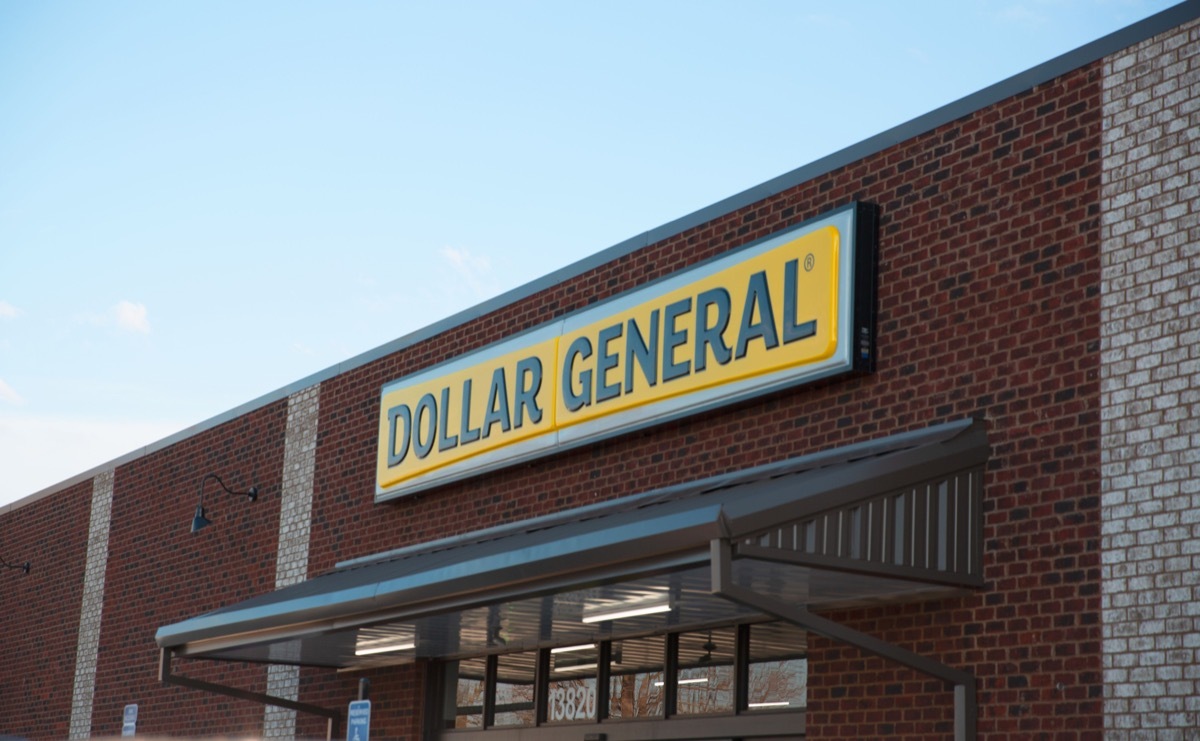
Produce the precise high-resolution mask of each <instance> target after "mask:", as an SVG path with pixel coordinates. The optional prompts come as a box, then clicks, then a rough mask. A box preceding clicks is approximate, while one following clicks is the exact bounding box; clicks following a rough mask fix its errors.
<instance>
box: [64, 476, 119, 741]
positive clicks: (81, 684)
mask: <svg viewBox="0 0 1200 741" xmlns="http://www.w3.org/2000/svg"><path fill="white" fill-rule="evenodd" d="M113 478H114V472H113V471H111V470H109V471H104V472H101V473H100V474H98V475H97V476H96V478H95V479H94V480H93V481H92V514H91V519H90V521H89V523H88V542H87V562H86V565H85V566H84V571H83V597H82V600H81V604H80V608H79V637H78V640H77V643H76V647H75V684H74V689H73V691H72V695H71V724H70V729H69V731H68V733H69V736H68V737H69V738H71V739H86V738H91V735H92V702H93V700H94V698H95V695H96V666H97V664H98V661H99V653H100V620H101V617H102V616H103V612H104V575H105V572H106V571H107V569H108V534H109V527H110V525H111V523H112V500H113Z"/></svg>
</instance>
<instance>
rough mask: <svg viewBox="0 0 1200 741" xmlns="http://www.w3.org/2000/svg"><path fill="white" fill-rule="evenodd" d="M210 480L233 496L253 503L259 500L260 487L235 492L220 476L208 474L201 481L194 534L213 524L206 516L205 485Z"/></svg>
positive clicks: (193, 522) (193, 524)
mask: <svg viewBox="0 0 1200 741" xmlns="http://www.w3.org/2000/svg"><path fill="white" fill-rule="evenodd" d="M209 479H212V480H214V481H216V482H217V483H218V484H220V485H221V488H222V489H224V490H225V492H226V493H228V494H233V495H235V496H239V497H246V498H247V499H249V500H250V501H251V502H253V501H255V500H257V499H258V487H257V486H251V487H250V488H249V489H247V490H246V491H234V490H233V489H230V488H229V487H228V486H226V485H225V482H224V481H222V480H221V477H220V476H218V475H216V474H215V473H210V474H208V475H207V476H205V477H204V478H202V479H200V503H199V504H197V505H196V516H195V517H193V518H192V532H193V533H198V532H200V531H201V530H203V529H204V528H206V527H208V526H209V525H211V524H212V520H210V519H208V518H207V517H205V516H204V485H205V484H207V483H208V480H209Z"/></svg>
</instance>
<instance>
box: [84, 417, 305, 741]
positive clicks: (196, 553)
mask: <svg viewBox="0 0 1200 741" xmlns="http://www.w3.org/2000/svg"><path fill="white" fill-rule="evenodd" d="M286 413H287V402H286V401H281V402H278V403H275V404H272V405H270V406H268V407H264V408H262V409H259V410H257V411H254V412H251V413H250V414H247V415H244V416H242V417H239V418H238V419H236V420H233V421H231V422H228V423H226V424H223V425H221V426H219V427H217V428H215V429H212V430H209V431H207V432H203V433H201V434H199V435H196V436H194V437H191V438H189V439H187V440H185V441H183V442H180V443H178V444H176V445H173V446H171V447H169V448H167V449H165V450H163V451H161V452H159V453H155V454H153V455H150V456H147V457H144V458H141V459H138V460H136V461H133V462H131V463H129V464H127V465H125V466H121V467H119V468H118V469H117V471H116V476H115V479H114V482H113V506H112V527H111V531H110V533H109V560H108V573H107V576H106V578H105V586H104V618H103V622H102V623H101V630H100V652H99V661H98V665H97V670H96V696H95V701H94V703H93V707H92V733H93V735H97V736H120V734H121V717H122V715H121V713H122V709H123V708H124V706H125V705H126V704H128V703H135V702H136V703H138V705H139V708H138V732H139V733H153V734H171V735H193V736H196V735H225V734H239V735H246V736H258V735H260V734H261V733H262V721H263V707H262V706H261V705H257V704H254V703H251V702H246V701H243V700H235V699H231V698H227V697H223V696H219V695H213V694H208V693H204V692H198V691H196V690H192V689H186V688H182V687H177V686H174V685H170V686H164V685H161V684H160V683H159V682H158V659H159V655H158V648H157V646H156V645H155V642H154V631H155V630H156V629H157V628H158V627H159V626H160V625H167V624H170V623H174V622H177V621H180V620H183V619H185V618H189V617H194V616H196V615H199V614H201V613H205V612H209V611H211V610H215V609H217V608H219V607H223V606H225V605H228V604H231V603H234V602H237V601H240V600H243V599H247V598H249V597H252V596H254V595H258V594H262V593H264V592H270V591H272V590H273V589H274V588H275V550H276V546H277V544H278V539H279V536H278V528H279V491H280V476H281V473H282V470H283V439H284V425H285V422H286ZM208 473H216V474H217V475H219V476H220V477H221V478H222V480H223V481H224V482H225V484H226V485H227V486H229V487H230V488H231V489H236V490H242V489H245V488H247V487H249V486H252V485H257V486H258V487H259V498H258V501H257V502H254V503H250V502H248V501H247V500H246V499H245V498H244V497H233V496H230V495H228V494H225V493H224V492H223V491H221V489H220V487H219V486H218V485H217V484H216V482H212V481H210V482H208V485H207V488H206V489H205V497H204V503H205V508H206V511H207V513H208V517H209V518H210V519H211V520H212V521H213V524H212V526H210V527H208V528H206V529H205V530H202V531H201V532H199V533H197V534H195V535H193V534H191V532H189V528H190V524H191V517H192V514H193V512H194V511H195V507H196V502H197V500H198V498H199V491H200V490H199V486H200V482H201V480H202V479H203V477H204V476H205V475H206V474H208ZM174 670H175V671H176V672H177V673H180V674H184V675H187V676H194V677H197V678H200V679H208V680H210V681H216V682H221V683H223V684H228V685H232V686H235V687H239V688H242V689H249V690H254V691H258V692H263V691H265V690H266V671H265V669H263V668H262V667H261V666H255V665H243V664H230V665H227V666H226V665H222V664H219V663H216V662H188V661H180V662H177V663H176V665H175V667H174Z"/></svg>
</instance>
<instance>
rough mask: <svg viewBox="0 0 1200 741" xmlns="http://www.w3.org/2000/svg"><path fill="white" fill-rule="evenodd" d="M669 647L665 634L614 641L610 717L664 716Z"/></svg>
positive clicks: (610, 674) (610, 668)
mask: <svg viewBox="0 0 1200 741" xmlns="http://www.w3.org/2000/svg"><path fill="white" fill-rule="evenodd" d="M665 647H666V638H665V637H663V636H651V637H649V638H638V639H636V640H631V641H619V642H613V644H612V660H611V661H610V662H609V665H608V670H609V679H608V717H610V718H661V717H662V715H663V687H662V683H663V656H664V649H665Z"/></svg>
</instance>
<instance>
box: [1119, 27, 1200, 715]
mask: <svg viewBox="0 0 1200 741" xmlns="http://www.w3.org/2000/svg"><path fill="white" fill-rule="evenodd" d="M1198 132H1200V25H1198V24H1196V23H1191V24H1188V25H1186V26H1183V27H1181V28H1179V29H1177V30H1176V31H1174V32H1172V33H1169V34H1165V35H1162V36H1158V37H1155V38H1152V39H1150V40H1148V41H1146V42H1144V43H1142V44H1139V45H1137V46H1135V47H1132V48H1130V49H1128V50H1126V51H1125V52H1124V53H1122V54H1119V55H1115V56H1112V57H1109V58H1108V59H1106V60H1105V61H1104V140H1103V141H1104V144H1103V146H1104V163H1103V164H1104V194H1103V195H1104V200H1103V208H1104V219H1103V226H1102V231H1101V233H1102V239H1103V242H1102V250H1103V252H1102V259H1103V264H1104V270H1103V283H1102V286H1103V300H1102V301H1103V303H1102V310H1101V316H1102V320H1103V330H1104V331H1103V337H1102V347H1103V366H1102V370H1103V379H1104V380H1103V395H1102V403H1103V420H1104V421H1103V434H1104V477H1103V491H1104V526H1103V528H1104V529H1103V533H1104V536H1103V538H1104V566H1103V579H1104V597H1103V609H1104V670H1105V726H1106V728H1107V731H1108V732H1107V736H1108V737H1109V738H1112V739H1181V738H1191V739H1195V738H1200V730H1197V729H1198V728H1200V453H1198V452H1197V450H1198V449H1200V136H1198Z"/></svg>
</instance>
